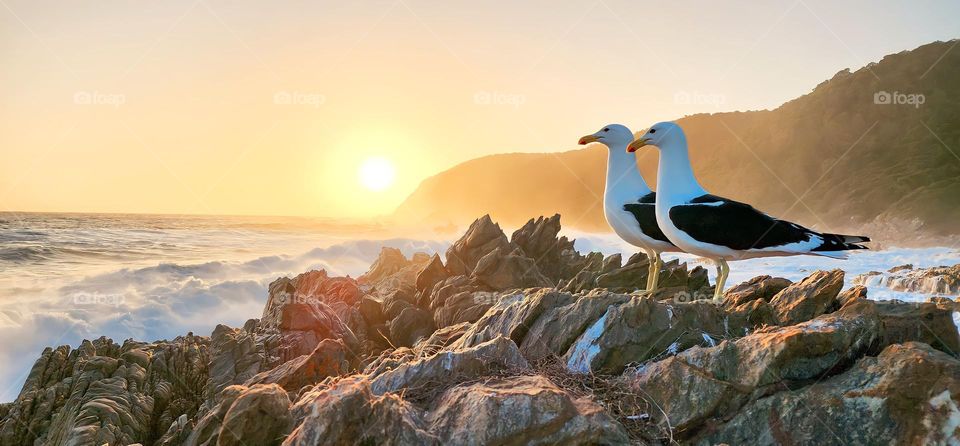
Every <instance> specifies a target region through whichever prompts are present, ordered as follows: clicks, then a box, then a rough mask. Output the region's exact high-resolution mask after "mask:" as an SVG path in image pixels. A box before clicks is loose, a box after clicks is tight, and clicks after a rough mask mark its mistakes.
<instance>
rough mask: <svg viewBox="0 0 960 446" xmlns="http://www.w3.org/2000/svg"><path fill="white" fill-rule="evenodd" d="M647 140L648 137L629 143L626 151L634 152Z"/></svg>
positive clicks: (648, 139)
mask: <svg viewBox="0 0 960 446" xmlns="http://www.w3.org/2000/svg"><path fill="white" fill-rule="evenodd" d="M649 141H650V138H640V139H638V140H636V141H634V142H632V143H630V145H629V146H627V152H630V153H633V152H636V151H637V150H640V148H641V147H644V146H646V145H647V142H649Z"/></svg>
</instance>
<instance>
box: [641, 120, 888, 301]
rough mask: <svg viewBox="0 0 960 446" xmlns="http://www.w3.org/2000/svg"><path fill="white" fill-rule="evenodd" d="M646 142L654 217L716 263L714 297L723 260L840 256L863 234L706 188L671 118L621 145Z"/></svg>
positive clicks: (723, 274) (718, 296)
mask: <svg viewBox="0 0 960 446" xmlns="http://www.w3.org/2000/svg"><path fill="white" fill-rule="evenodd" d="M647 145H652V146H656V147H657V148H658V149H660V166H659V168H658V170H657V178H658V181H657V190H658V194H657V200H656V205H655V208H656V217H657V223H658V224H659V226H660V229H662V230H663V233H664V234H665V235H666V236H667V238H668V239H669V240H670V241H671V242H673V244H675V245H676V246H677V247H679V248H680V249H682V250H683V251H686V252H688V253H690V254H695V255H698V256H700V257H705V258H708V259H711V260H713V261H714V262H715V263H716V264H717V276H718V277H717V286H716V289H715V290H714V293H713V299H714V302H715V303H720V302H721V301H722V299H723V298H722V296H723V286H724V283H725V282H726V280H727V276H728V275H729V274H730V267H729V266H728V265H727V261H728V260H742V259H749V258H754V257H772V256H795V255H818V256H826V257H832V258H838V259H844V258H846V256H847V252H846V251H849V250H855V249H867V248H866V247H865V246H862V245H858V244H857V243H862V242H869V241H870V239H869V238H868V237H863V236H855V235H841V234H827V233H820V232H816V231H813V230H810V229H807V228H805V227H803V226H800V225H798V224H796V223H791V222H789V221H785V220H780V219H777V218H774V217H771V216H769V215H767V214H765V213H763V212H760V211H758V210H756V209H754V208H753V206H750V205H749V204H745V203H740V202H737V201H734V200H730V199H727V198H723V197H718V196H716V195H711V194H709V193H707V191H706V190H704V189H703V187H701V186H700V183H698V182H697V178H696V177H695V176H694V174H693V169H692V168H691V166H690V154H689V152H688V150H687V137H686V136H685V135H684V133H683V129H681V128H680V126H678V125H677V124H674V123H672V122H660V123H657V124H654V125H653V126H652V127H650V129H649V130H647V132H646V133H645V134H644V135H643V136H642V137H640V138H638V139H637V140H636V141H633V142H632V143H630V145H629V146H628V147H627V151H629V152H636V150H637V149H639V148H641V147H644V146H647Z"/></svg>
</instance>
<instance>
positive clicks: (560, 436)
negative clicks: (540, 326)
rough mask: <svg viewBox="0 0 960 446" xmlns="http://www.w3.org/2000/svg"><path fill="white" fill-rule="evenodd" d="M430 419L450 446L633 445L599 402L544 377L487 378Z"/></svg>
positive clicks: (452, 397) (449, 399) (448, 398)
mask: <svg viewBox="0 0 960 446" xmlns="http://www.w3.org/2000/svg"><path fill="white" fill-rule="evenodd" d="M435 407H436V409H435V410H434V411H432V412H431V414H430V415H429V422H430V428H431V431H432V432H434V433H435V434H436V435H437V436H438V437H439V439H440V441H441V443H444V444H454V443H456V444H462V445H485V444H524V445H540V444H542V445H548V444H627V443H628V438H627V434H626V431H625V430H624V428H623V426H621V425H620V424H619V423H617V422H616V421H614V420H613V419H612V418H610V417H609V416H608V415H606V414H605V413H604V412H603V409H602V407H600V406H599V405H598V404H597V403H595V402H593V401H590V400H588V399H585V398H581V399H577V398H574V397H572V396H571V395H569V394H568V393H566V392H564V391H563V390H561V389H560V388H558V387H557V386H556V385H554V384H553V383H552V382H551V381H550V380H549V379H547V378H545V377H542V376H519V377H510V378H499V379H492V380H487V381H485V382H482V383H475V384H469V385H462V386H458V387H454V388H452V389H450V390H448V391H447V392H446V393H444V394H443V395H442V396H441V397H440V398H439V400H438V401H437V403H436V404H435Z"/></svg>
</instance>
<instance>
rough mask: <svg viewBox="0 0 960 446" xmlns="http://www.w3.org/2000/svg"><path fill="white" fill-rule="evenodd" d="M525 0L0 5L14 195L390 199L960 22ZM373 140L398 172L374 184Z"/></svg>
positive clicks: (199, 202) (224, 209)
mask: <svg viewBox="0 0 960 446" xmlns="http://www.w3.org/2000/svg"><path fill="white" fill-rule="evenodd" d="M515 3H517V2H492V1H491V2H459V1H450V2H439V1H416V0H386V1H377V2H359V1H358V2H317V1H287V2H268V1H237V0H230V1H226V0H185V1H172V0H167V1H159V2H152V1H143V0H130V1H86V0H76V1H37V0H23V1H13V0H0V66H2V70H0V72H2V74H0V76H2V82H0V104H2V105H0V211H3V210H7V211H76V212H144V213H202V214H245V215H251V214H267V215H320V216H343V217H365V216H371V215H378V214H385V213H389V212H390V211H391V210H392V209H393V208H394V207H395V206H396V205H398V204H399V203H400V202H401V201H402V200H403V198H404V197H406V195H407V194H409V193H410V192H411V191H412V190H413V189H414V188H415V187H416V185H417V184H418V183H419V182H420V181H421V180H422V179H423V178H425V177H427V176H429V175H432V174H434V173H436V172H439V171H441V170H443V169H446V168H449V167H451V166H452V165H454V164H456V163H458V162H461V161H465V160H468V159H471V158H475V157H478V156H482V155H486V154H491V153H500V152H516V151H557V150H565V149H571V148H574V147H575V144H576V141H577V138H578V137H579V136H581V135H583V134H586V133H591V132H593V131H595V130H596V129H597V128H599V127H600V126H602V125H603V124H606V123H609V122H620V123H624V124H627V125H629V126H631V127H633V128H634V129H640V128H642V127H644V126H646V125H648V124H650V123H652V122H655V121H659V120H665V119H673V118H676V117H680V116H683V115H686V114H692V113H696V112H716V111H727V110H747V109H761V108H770V107H775V106H777V105H779V104H780V103H782V102H783V101H785V100H788V99H791V98H793V97H796V96H798V95H801V94H804V93H806V92H808V91H810V90H811V89H812V88H813V87H814V86H815V85H816V84H818V83H819V82H821V81H823V80H825V79H827V78H829V77H831V76H832V75H833V74H834V73H835V72H837V71H839V70H841V69H843V68H845V67H852V68H858V67H860V66H863V65H865V64H867V63H869V62H871V61H875V60H879V59H880V58H881V57H882V56H883V55H885V54H889V53H893V52H897V51H901V50H904V49H910V48H914V47H916V46H919V45H921V44H923V43H927V42H930V41H934V40H947V39H950V38H955V37H957V31H958V27H957V25H956V17H960V4H958V3H957V2H948V1H943V2H923V3H917V2H844V3H843V4H839V5H838V4H835V2H827V1H810V0H804V1H797V0H792V1H769V2H723V3H722V4H721V2H709V3H708V2H643V3H637V2H619V1H612V0H587V1H576V2H553V1H537V2H524V4H522V5H518V4H515ZM370 158H376V159H379V160H383V159H385V160H387V163H388V164H390V165H392V167H393V169H394V171H395V180H394V182H393V183H392V184H391V185H390V186H388V187H385V188H383V189H381V190H373V189H371V188H369V187H367V186H369V181H370V180H371V178H366V180H367V181H366V182H365V181H363V179H362V178H358V175H359V174H358V172H359V171H360V170H361V165H362V164H363V163H364V162H365V161H366V160H368V159H370ZM374 172H380V171H377V170H375V171H374ZM368 176H369V175H368ZM374 176H377V175H374Z"/></svg>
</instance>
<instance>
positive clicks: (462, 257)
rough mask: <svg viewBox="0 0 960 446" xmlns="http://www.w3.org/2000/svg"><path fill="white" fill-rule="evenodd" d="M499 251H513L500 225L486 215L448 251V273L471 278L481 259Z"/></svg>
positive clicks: (475, 222) (472, 224) (473, 224)
mask: <svg viewBox="0 0 960 446" xmlns="http://www.w3.org/2000/svg"><path fill="white" fill-rule="evenodd" d="M497 249H499V250H500V251H501V252H504V253H509V252H512V251H513V249H512V248H511V246H510V242H509V241H507V236H506V235H504V234H503V231H502V230H501V229H500V225H498V224H496V223H494V222H493V220H491V219H490V216H489V215H484V216H483V217H480V218H479V219H477V220H476V221H474V222H473V223H471V224H470V227H469V228H468V229H467V232H466V233H465V234H464V235H463V237H461V238H460V239H459V240H457V241H456V242H454V244H453V245H452V246H450V248H449V249H447V263H446V264H447V271H450V273H451V274H452V275H464V276H469V275H471V274H472V273H473V270H474V269H475V268H476V266H477V263H478V262H479V261H480V259H482V258H483V257H484V256H486V255H487V254H489V253H491V252H493V251H494V250H497Z"/></svg>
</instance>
